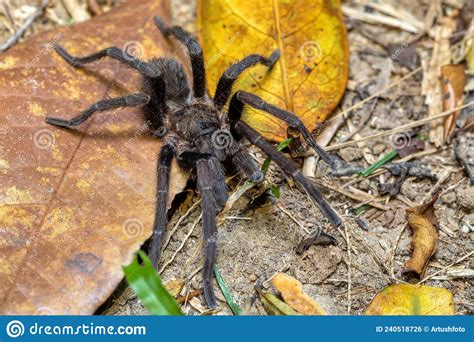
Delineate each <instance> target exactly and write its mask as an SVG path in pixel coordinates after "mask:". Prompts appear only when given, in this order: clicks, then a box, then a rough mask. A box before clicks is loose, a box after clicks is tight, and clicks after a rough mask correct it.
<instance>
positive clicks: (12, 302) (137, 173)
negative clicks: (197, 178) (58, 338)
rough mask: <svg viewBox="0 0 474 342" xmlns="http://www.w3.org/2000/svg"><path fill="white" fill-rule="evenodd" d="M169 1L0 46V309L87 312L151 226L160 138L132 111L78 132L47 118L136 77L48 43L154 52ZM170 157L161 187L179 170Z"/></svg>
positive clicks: (160, 46)
mask: <svg viewBox="0 0 474 342" xmlns="http://www.w3.org/2000/svg"><path fill="white" fill-rule="evenodd" d="M166 9H167V5H166V4H162V3H161V2H160V1H153V0H147V1H140V2H135V1H134V2H130V3H128V4H124V5H123V6H121V7H119V8H117V9H115V10H113V11H111V12H109V13H107V14H105V15H103V16H100V17H97V18H96V19H93V20H91V21H88V22H85V23H82V24H78V25H74V26H70V27H60V28H58V29H55V30H53V31H50V32H47V33H45V34H40V35H37V36H35V37H33V38H32V39H29V40H27V41H26V42H24V43H23V44H19V45H18V46H16V47H14V48H12V49H11V50H9V51H8V52H7V53H4V54H2V56H1V60H0V108H1V109H2V110H1V113H0V128H1V133H2V137H1V148H0V151H1V152H0V183H1V184H2V187H1V189H0V204H1V206H0V221H1V228H0V231H1V234H0V313H2V314H48V313H51V314H52V313H54V314H91V313H93V312H94V310H95V309H96V308H97V307H98V306H99V305H100V304H101V303H102V302H104V301H105V300H106V299H107V298H108V297H109V295H110V294H111V292H112V291H113V290H114V289H115V287H116V285H117V284H118V283H119V282H120V280H121V279H122V278H123V272H122V268H121V266H122V265H125V264H129V263H130V262H131V261H132V259H133V254H134V253H135V252H136V250H137V249H138V248H139V247H140V245H141V244H142V243H143V242H144V241H145V240H146V239H147V238H148V237H149V236H150V235H151V226H152V223H153V222H152V220H153V216H154V207H155V186H156V185H155V184H156V179H155V178H156V170H155V168H156V162H155V161H156V158H157V153H158V151H159V149H160V145H161V142H160V141H158V140H156V139H152V138H151V137H148V136H147V135H146V134H144V129H145V125H144V122H143V121H142V119H141V116H140V114H139V110H138V109H130V108H128V109H122V110H118V111H116V112H107V113H103V114H100V115H96V116H95V117H94V118H93V119H92V120H89V121H88V122H87V123H84V124H82V125H81V126H80V127H79V128H78V129H77V130H75V131H71V130H65V129H60V128H56V127H53V126H50V125H47V124H45V123H44V119H45V116H46V115H51V116H58V117H63V118H70V117H73V116H74V115H77V113H78V112H79V111H80V110H83V109H85V108H86V107H88V106H89V105H91V104H92V103H94V102H96V101H98V100H100V99H103V98H105V97H114V96H118V95H119V94H120V95H123V94H126V93H129V92H131V91H136V89H137V85H138V80H139V78H138V75H137V74H136V72H134V71H133V70H130V69H127V68H126V67H125V66H122V65H120V64H118V63H117V62H116V61H111V60H109V59H104V60H102V61H100V62H99V63H96V64H94V65H93V66H90V67H87V68H85V69H83V70H79V69H74V68H73V67H71V66H70V65H68V64H67V63H66V62H65V61H64V60H62V59H61V58H60V57H59V56H58V55H57V54H56V53H55V52H54V51H53V49H52V44H54V43H55V42H58V41H61V44H62V45H63V46H64V47H65V48H66V49H68V50H69V51H71V53H73V54H78V55H83V54H87V53H92V52H96V51H98V50H100V49H103V48H106V47H109V46H111V45H116V46H119V47H124V46H126V47H129V50H128V51H131V50H133V52H134V53H135V54H139V55H140V57H143V58H150V57H152V56H158V55H163V53H164V52H165V51H166V50H169V47H168V44H167V43H166V40H165V39H164V38H163V37H162V36H161V35H160V34H159V32H158V30H157V29H156V28H155V27H154V24H153V20H152V17H153V15H163V13H166V11H165V10H166ZM130 49H131V50H130ZM174 168H175V170H174V172H173V177H174V178H173V179H172V181H171V188H170V198H171V197H173V195H174V194H175V193H176V192H178V191H180V190H181V189H182V187H183V185H184V184H185V180H186V175H184V174H183V173H182V172H181V171H180V170H179V169H176V165H174Z"/></svg>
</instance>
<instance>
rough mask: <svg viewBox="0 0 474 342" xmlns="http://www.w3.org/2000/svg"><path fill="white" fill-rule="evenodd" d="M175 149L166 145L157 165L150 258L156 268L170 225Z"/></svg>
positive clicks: (162, 149)
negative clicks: (169, 213)
mask: <svg viewBox="0 0 474 342" xmlns="http://www.w3.org/2000/svg"><path fill="white" fill-rule="evenodd" d="M173 155H174V148H173V147H172V146H170V145H164V146H163V147H162V148H161V151H160V156H159V158H158V165H157V184H156V211H155V221H154V223H153V237H152V240H151V245H150V252H149V255H150V258H151V261H152V262H153V265H154V266H155V268H158V263H159V259H160V253H161V245H162V244H163V236H164V234H165V230H166V225H167V224H168V216H167V205H166V204H167V200H168V188H169V177H170V167H171V161H172V160H173Z"/></svg>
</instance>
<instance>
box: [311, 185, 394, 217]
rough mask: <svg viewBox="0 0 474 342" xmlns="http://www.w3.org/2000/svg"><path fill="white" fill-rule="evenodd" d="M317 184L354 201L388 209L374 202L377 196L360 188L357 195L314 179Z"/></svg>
mask: <svg viewBox="0 0 474 342" xmlns="http://www.w3.org/2000/svg"><path fill="white" fill-rule="evenodd" d="M315 182H316V183H317V184H318V185H319V186H322V187H325V188H327V189H329V190H332V191H336V192H339V193H340V194H343V195H344V196H346V197H349V198H352V199H354V200H356V201H359V202H364V203H366V204H368V205H370V206H372V207H374V208H377V209H380V210H385V211H387V210H389V209H390V208H389V207H387V206H385V205H383V204H379V203H376V202H375V201H376V200H377V198H375V197H373V196H371V195H369V194H367V193H365V192H363V191H362V190H358V192H359V195H356V194H353V193H351V192H348V191H345V190H342V189H340V188H339V187H336V186H333V185H331V184H328V183H323V182H318V181H315Z"/></svg>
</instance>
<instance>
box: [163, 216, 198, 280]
mask: <svg viewBox="0 0 474 342" xmlns="http://www.w3.org/2000/svg"><path fill="white" fill-rule="evenodd" d="M201 217H202V214H201V215H199V217H198V218H197V219H196V221H194V223H193V226H192V227H191V229H190V230H189V232H188V234H187V235H186V237H185V238H184V239H183V242H181V245H180V246H179V247H178V249H177V250H176V251H175V252H174V253H173V256H172V257H171V259H170V260H168V261H167V262H166V263H165V264H164V265H163V267H162V268H161V269H160V271H159V273H160V274H161V273H163V271H164V270H165V268H166V267H168V265H169V264H171V263H172V262H173V260H174V259H175V258H176V255H178V253H179V251H180V250H182V249H183V247H184V245H185V244H186V242H187V241H188V239H189V238H190V237H191V234H192V233H193V231H194V228H196V226H197V224H198V223H199V221H200V220H201Z"/></svg>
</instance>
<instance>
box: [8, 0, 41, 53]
mask: <svg viewBox="0 0 474 342" xmlns="http://www.w3.org/2000/svg"><path fill="white" fill-rule="evenodd" d="M48 2H49V1H48V0H43V1H42V2H41V4H40V5H39V6H38V7H37V8H36V11H35V12H34V13H33V14H32V15H30V16H29V17H28V19H26V21H25V23H24V24H23V26H21V27H20V28H19V29H18V31H16V32H15V34H14V35H13V36H11V37H10V38H8V39H7V40H6V41H5V43H3V44H2V45H0V51H2V52H3V51H5V50H8V49H9V48H11V47H12V46H13V45H14V44H15V43H16V42H17V41H18V39H20V37H21V36H22V35H23V33H25V31H26V30H27V29H28V27H30V25H31V24H32V23H33V22H34V21H35V19H36V18H37V17H39V16H40V15H41V14H42V13H43V11H44V9H45V8H46V6H48Z"/></svg>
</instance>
